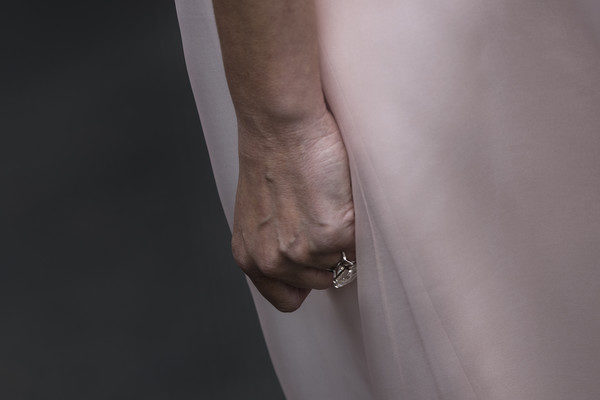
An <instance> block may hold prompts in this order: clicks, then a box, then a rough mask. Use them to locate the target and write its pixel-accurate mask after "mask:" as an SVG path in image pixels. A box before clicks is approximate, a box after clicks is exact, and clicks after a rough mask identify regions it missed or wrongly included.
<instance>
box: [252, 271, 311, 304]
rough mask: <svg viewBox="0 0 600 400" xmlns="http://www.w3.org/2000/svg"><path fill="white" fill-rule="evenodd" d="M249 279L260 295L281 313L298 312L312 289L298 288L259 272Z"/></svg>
mask: <svg viewBox="0 0 600 400" xmlns="http://www.w3.org/2000/svg"><path fill="white" fill-rule="evenodd" d="M248 277H249V278H250V280H251V281H252V283H253V284H254V286H256V288H257V289H258V291H259V292H260V294H261V295H262V296H263V297H264V298H265V299H267V300H268V301H269V303H271V304H272V305H273V306H274V307H275V308H277V309H278V310H279V311H281V312H292V311H296V310H297V309H298V308H300V306H301V305H302V302H303V301H304V299H306V296H308V294H309V293H310V289H304V288H297V287H294V286H291V285H288V284H286V283H284V282H281V281H278V280H276V279H273V278H269V277H266V276H264V275H262V274H260V273H259V272H257V273H255V274H252V275H248Z"/></svg>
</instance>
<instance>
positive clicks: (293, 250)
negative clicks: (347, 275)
mask: <svg viewBox="0 0 600 400" xmlns="http://www.w3.org/2000/svg"><path fill="white" fill-rule="evenodd" d="M213 4H214V11H215V17H216V22H217V28H218V31H219V38H220V41H221V49H222V54H223V62H224V65H225V72H226V75H227V81H228V84H229V90H230V93H231V97H232V100H233V103H234V106H235V110H236V116H237V122H238V135H239V161H240V172H239V180H238V188H237V196H236V204H235V213H234V227H233V236H232V251H233V255H234V258H235V260H236V262H237V264H238V265H239V266H240V268H241V269H242V270H243V271H244V273H246V275H248V277H249V278H250V279H251V280H252V282H253V284H254V285H255V286H256V288H257V289H258V290H259V291H260V293H261V294H262V295H263V296H264V297H265V298H266V299H267V300H268V301H270V302H271V303H272V304H273V305H274V306H275V307H276V308H277V309H278V310H280V311H283V312H290V311H294V310H296V309H298V308H299V307H300V305H301V304H302V302H303V301H304V299H305V298H306V296H308V294H309V292H310V290H311V289H327V288H330V287H332V274H331V272H329V271H326V270H325V269H326V268H329V267H331V266H333V265H335V264H336V263H337V261H338V260H339V259H340V251H342V250H344V251H346V254H348V255H349V256H350V257H351V258H354V246H355V245H354V206H353V202H352V192H351V185H350V173H349V168H348V157H347V154H346V150H345V147H344V144H343V141H342V138H341V135H340V132H339V129H338V126H337V124H336V122H335V119H334V117H333V115H332V114H331V112H330V111H329V110H328V108H327V106H326V103H325V99H324V96H323V91H322V87H321V78H320V75H319V58H318V41H317V30H316V21H315V9H314V3H313V0H294V1H286V0H213Z"/></svg>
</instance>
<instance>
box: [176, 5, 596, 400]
mask: <svg viewBox="0 0 600 400" xmlns="http://www.w3.org/2000/svg"><path fill="white" fill-rule="evenodd" d="M316 3H317V12H318V19H319V21H318V25H319V38H320V45H321V64H322V65H321V69H322V79H323V86H324V92H325V96H326V98H327V101H328V103H329V104H330V106H331V109H332V111H333V114H334V116H335V118H336V120H337V121H338V124H339V126H340V129H341V132H342V136H343V139H344V142H345V144H346V147H347V149H348V153H349V158H350V165H351V177H352V185H353V196H354V202H355V207H356V241H357V261H358V265H359V267H358V268H359V269H358V278H357V281H356V282H355V283H353V284H351V285H349V286H347V287H344V288H342V289H338V290H336V289H330V290H326V291H313V292H311V294H310V295H309V297H308V298H307V300H306V301H305V303H304V305H303V306H302V307H301V308H300V309H299V310H298V311H296V312H294V313H291V314H283V313H280V312H278V311H277V310H275V308H273V307H272V306H271V305H270V304H269V303H268V302H267V301H265V300H264V299H263V298H262V297H261V296H260V295H259V294H258V293H257V291H256V290H255V289H254V288H253V286H252V285H250V289H251V291H252V295H253V298H254V301H255V304H256V309H257V311H258V315H259V318H260V322H261V326H262V329H263V332H264V336H265V340H266V343H267V346H268V349H269V352H270V356H271V358H272V361H273V364H274V367H275V371H276V373H277V375H278V378H279V380H280V382H281V385H282V387H283V391H284V393H285V395H286V397H287V398H288V399H289V400H304V399H327V400H337V399H340V400H352V399H360V400H369V399H402V400H429V399H448V400H470V399H486V400H487V399H490V400H492V399H493V400H520V399H523V400H565V399H569V400H583V399H589V400H597V399H600V2H598V1H597V0H568V1H567V0H458V1H451V2H448V1H442V0H426V1H423V0H408V1H399V0H350V1H342V0H317V1H316ZM176 4H177V10H178V15H179V21H180V26H181V32H182V39H183V45H184V51H185V57H186V62H187V66H188V71H189V75H190V80H191V83H192V88H193V91H194V95H195V99H196V103H197V106H198V112H199V115H200V119H201V123H202V127H203V131H204V134H205V137H206V143H207V145H208V149H209V152H210V157H211V162H212V166H213V170H214V175H215V179H216V183H217V186H218V189H219V194H220V196H221V200H222V203H223V208H224V210H225V214H226V216H227V220H228V222H229V224H230V226H231V223H232V218H233V205H234V197H235V188H236V181H237V149H236V143H237V132H236V121H235V114H234V109H233V106H232V103H231V99H230V97H229V93H228V89H227V83H226V80H225V75H224V71H223V65H222V61H221V56H220V47H219V41H218V36H217V31H216V27H215V22H214V15H213V10H212V5H211V2H210V0H177V1H176Z"/></svg>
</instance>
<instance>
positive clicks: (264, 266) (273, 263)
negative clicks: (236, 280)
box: [257, 251, 283, 277]
mask: <svg viewBox="0 0 600 400" xmlns="http://www.w3.org/2000/svg"><path fill="white" fill-rule="evenodd" d="M257 264H258V269H259V270H260V271H261V272H262V273H263V274H264V275H265V276H268V277H277V276H280V275H281V274H282V269H283V268H282V267H283V265H282V258H281V257H280V256H279V254H278V253H277V252H275V251H268V252H267V253H266V254H263V255H262V256H261V257H260V258H259V262H258V263H257Z"/></svg>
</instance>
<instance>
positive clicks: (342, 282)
mask: <svg viewBox="0 0 600 400" xmlns="http://www.w3.org/2000/svg"><path fill="white" fill-rule="evenodd" d="M356 275H357V271H356V261H350V260H348V259H347V258H346V257H345V255H344V256H343V257H342V260H341V261H340V262H339V263H338V264H337V265H336V266H335V268H334V270H333V286H334V287H335V288H336V289H339V288H341V287H343V286H346V285H347V284H349V283H350V282H352V281H353V280H354V279H356Z"/></svg>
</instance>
